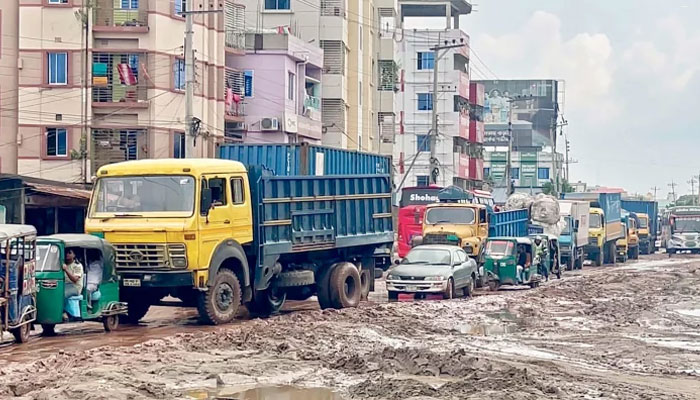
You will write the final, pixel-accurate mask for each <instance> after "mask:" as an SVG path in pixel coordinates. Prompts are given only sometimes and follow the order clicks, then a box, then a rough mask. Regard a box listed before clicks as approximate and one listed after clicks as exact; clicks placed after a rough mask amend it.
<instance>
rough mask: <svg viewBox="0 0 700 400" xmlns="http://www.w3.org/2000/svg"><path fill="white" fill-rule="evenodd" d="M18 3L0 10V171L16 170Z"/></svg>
mask: <svg viewBox="0 0 700 400" xmlns="http://www.w3.org/2000/svg"><path fill="white" fill-rule="evenodd" d="M18 23H19V3H18V2H17V1H7V2H4V3H3V5H2V8H1V9H0V35H2V36H1V37H0V39H1V40H0V172H2V173H10V174H15V173H17V95H18V91H17V89H18V87H17V81H18V78H19V75H18V74H19V70H18V69H17V60H18V57H17V53H18V47H19V29H18Z"/></svg>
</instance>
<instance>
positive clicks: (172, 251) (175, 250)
mask: <svg viewBox="0 0 700 400" xmlns="http://www.w3.org/2000/svg"><path fill="white" fill-rule="evenodd" d="M168 258H170V266H172V267H173V268H187V246H185V244H184V243H173V244H169V245H168Z"/></svg>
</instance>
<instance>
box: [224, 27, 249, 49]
mask: <svg viewBox="0 0 700 400" xmlns="http://www.w3.org/2000/svg"><path fill="white" fill-rule="evenodd" d="M226 47H228V48H230V49H236V50H245V32H236V31H226Z"/></svg>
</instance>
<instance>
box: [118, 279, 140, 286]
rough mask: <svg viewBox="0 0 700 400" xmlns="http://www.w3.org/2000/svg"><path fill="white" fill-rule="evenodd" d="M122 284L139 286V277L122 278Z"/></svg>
mask: <svg viewBox="0 0 700 400" xmlns="http://www.w3.org/2000/svg"><path fill="white" fill-rule="evenodd" d="M122 283H123V284H124V286H130V287H139V286H141V279H122Z"/></svg>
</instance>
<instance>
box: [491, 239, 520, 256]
mask: <svg viewBox="0 0 700 400" xmlns="http://www.w3.org/2000/svg"><path fill="white" fill-rule="evenodd" d="M513 247H514V246H513V242H507V241H504V240H493V241H490V242H489V243H488V244H487V245H486V249H485V250H484V254H486V255H487V256H509V255H512V254H513Z"/></svg>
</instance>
